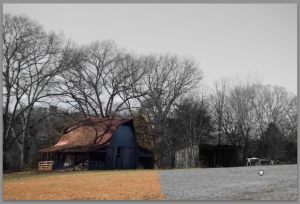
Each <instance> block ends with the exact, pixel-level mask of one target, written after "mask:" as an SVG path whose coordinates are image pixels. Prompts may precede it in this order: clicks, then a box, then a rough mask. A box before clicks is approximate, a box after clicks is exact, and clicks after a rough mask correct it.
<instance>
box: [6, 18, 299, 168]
mask: <svg viewBox="0 0 300 204" xmlns="http://www.w3.org/2000/svg"><path fill="white" fill-rule="evenodd" d="M203 78H204V74H203V71H202V70H201V69H200V67H199V65H198V63H197V61H196V60H195V59H194V58H192V57H182V56H178V55H176V54H169V53H167V54H149V55H137V54H135V53H130V52H128V51H127V50H126V49H124V48H120V47H119V46H118V45H117V44H116V43H115V42H114V41H112V40H103V41H99V40H98V41H93V42H91V43H90V44H88V45H82V46H79V45H78V44H76V43H75V42H73V41H72V40H66V39H65V38H64V36H63V34H61V33H60V34H58V33H55V32H53V31H51V32H46V31H45V30H44V28H43V27H42V26H41V25H40V24H39V23H38V22H36V21H34V20H32V19H30V18H28V17H27V16H25V15H16V16H13V15H11V14H8V13H6V14H4V19H3V164H4V169H9V168H17V167H20V165H21V166H24V165H28V164H31V163H32V162H33V161H36V160H38V152H37V151H38V149H40V148H42V147H47V146H51V145H54V144H55V143H56V142H57V141H58V140H59V139H60V134H61V131H62V130H63V129H64V127H65V126H66V125H67V124H68V123H69V122H70V121H72V119H74V118H79V117H80V118H105V117H110V118H111V117H132V118H133V119H134V120H135V126H136V130H137V131H136V132H137V139H138V142H139V144H140V145H141V146H143V147H146V148H148V149H150V150H152V152H153V153H154V154H155V162H156V163H157V164H159V165H162V164H163V162H162V158H163V157H167V158H168V161H170V164H169V165H170V166H171V167H174V159H175V158H174V157H175V152H176V151H177V150H179V149H180V148H183V147H187V146H189V147H192V146H195V145H196V146H197V145H200V144H202V143H205V142H207V141H209V140H211V139H212V138H213V137H212V133H213V132H216V131H220V132H222V133H223V134H224V138H223V139H224V140H226V141H228V142H229V143H231V144H232V145H235V146H240V147H242V150H243V152H242V155H243V156H242V159H241V162H242V161H244V160H245V158H246V157H247V156H248V155H249V154H255V155H257V154H259V155H260V156H265V157H276V158H279V157H283V156H286V157H288V159H289V160H292V159H294V158H295V155H294V154H293V153H291V152H290V151H289V150H291V148H289V147H293V148H294V149H295V147H294V146H295V144H296V143H295V141H296V138H297V97H296V96H294V95H293V94H290V93H289V92H288V91H287V90H286V89H284V88H283V87H277V86H268V85H263V84H262V83H261V82H260V81H258V80H256V81H255V80H252V79H251V77H247V79H246V80H241V79H221V80H219V81H217V82H216V83H215V87H212V88H207V86H206V85H205V84H204V80H203ZM293 145H294V146H293ZM296 147H297V146H296ZM293 148H292V149H293ZM288 155H289V156H288ZM194 159H195V162H194V165H195V166H199V165H200V164H199V162H198V160H197V158H196V157H195V158H194ZM285 159H287V158H285ZM12 164H13V165H12ZM12 166H16V167H12Z"/></svg>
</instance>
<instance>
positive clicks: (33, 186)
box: [3, 170, 164, 200]
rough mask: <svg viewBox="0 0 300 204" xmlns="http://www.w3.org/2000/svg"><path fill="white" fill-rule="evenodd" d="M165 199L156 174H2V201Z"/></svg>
mask: <svg viewBox="0 0 300 204" xmlns="http://www.w3.org/2000/svg"><path fill="white" fill-rule="evenodd" d="M163 199H164V197H163V195H162V192H161V189H160V186H159V181H158V176H157V172H156V171H147V170H139V171H138V170H131V171H125V170H124V171H121V170H118V171H89V172H87V171H82V172H55V171H50V172H49V171H48V172H46V171H44V172H41V171H40V172H37V171H36V172H27V173H26V172H19V173H11V174H4V175H3V200H163Z"/></svg>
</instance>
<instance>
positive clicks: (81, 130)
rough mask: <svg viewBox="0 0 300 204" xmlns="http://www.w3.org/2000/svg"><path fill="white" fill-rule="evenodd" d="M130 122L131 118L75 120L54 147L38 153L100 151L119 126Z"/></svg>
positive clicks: (107, 143)
mask: <svg viewBox="0 0 300 204" xmlns="http://www.w3.org/2000/svg"><path fill="white" fill-rule="evenodd" d="M131 120H132V119H131V118H115V119H109V118H93V119H91V118H89V119H77V120H76V121H74V123H73V124H72V125H71V126H69V127H67V128H66V129H65V130H64V132H63V135H62V137H61V139H60V141H59V142H58V143H57V144H56V145H54V146H52V147H48V148H45V149H41V150H39V152H56V151H60V152H91V151H95V150H98V149H101V148H103V147H106V146H108V145H109V142H110V140H111V138H112V136H113V134H114V132H115V130H116V129H117V127H118V126H119V125H122V124H124V123H127V122H129V121H131ZM66 141H68V142H67V143H66Z"/></svg>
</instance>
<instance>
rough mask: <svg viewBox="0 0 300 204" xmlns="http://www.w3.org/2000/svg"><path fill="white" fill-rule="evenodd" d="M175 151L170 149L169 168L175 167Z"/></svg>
mask: <svg viewBox="0 0 300 204" xmlns="http://www.w3.org/2000/svg"><path fill="white" fill-rule="evenodd" d="M174 152H175V151H174V150H172V151H171V154H170V155H171V168H172V169H174V168H175V153H174Z"/></svg>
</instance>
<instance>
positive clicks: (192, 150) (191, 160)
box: [175, 146, 199, 168]
mask: <svg viewBox="0 0 300 204" xmlns="http://www.w3.org/2000/svg"><path fill="white" fill-rule="evenodd" d="M198 157H199V148H198V147H197V146H194V147H187V148H184V149H181V150H179V151H177V152H176V153H175V168H191V167H197V166H198V165H199V164H198V162H197V161H199V158H198Z"/></svg>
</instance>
